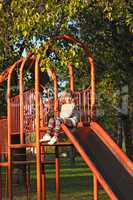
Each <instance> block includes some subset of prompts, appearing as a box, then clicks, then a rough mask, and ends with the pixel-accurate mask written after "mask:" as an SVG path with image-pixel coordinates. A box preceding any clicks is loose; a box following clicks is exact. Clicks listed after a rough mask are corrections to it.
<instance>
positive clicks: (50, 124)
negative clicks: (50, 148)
mask: <svg viewBox="0 0 133 200" xmlns="http://www.w3.org/2000/svg"><path fill="white" fill-rule="evenodd" d="M54 124H55V120H54V118H50V119H49V122H48V130H47V133H46V134H45V135H44V136H43V138H42V139H41V140H40V142H47V141H50V140H51V132H52V129H53V128H54Z"/></svg>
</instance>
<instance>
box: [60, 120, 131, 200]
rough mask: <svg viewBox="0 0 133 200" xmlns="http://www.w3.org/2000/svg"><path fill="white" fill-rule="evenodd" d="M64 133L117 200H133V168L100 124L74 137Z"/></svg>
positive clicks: (84, 128) (104, 186) (87, 128)
mask: <svg viewBox="0 0 133 200" xmlns="http://www.w3.org/2000/svg"><path fill="white" fill-rule="evenodd" d="M62 129H63V130H64V132H65V134H66V135H67V136H68V138H69V139H70V141H71V143H72V144H73V145H74V146H75V148H76V150H77V151H78V152H79V153H80V155H81V157H82V158H83V160H84V161H85V162H86V164H87V165H88V167H89V168H90V169H91V171H92V172H94V173H95V175H96V177H97V179H98V181H99V182H100V183H101V185H102V187H103V188H104V190H105V191H106V192H107V194H110V196H111V199H113V200H133V164H132V162H131V161H130V160H129V159H128V158H127V156H126V155H125V154H124V153H123V152H122V150H121V149H120V148H119V147H118V146H117V145H116V144H115V143H114V142H113V140H112V139H111V138H110V136H109V135H108V134H107V133H106V131H105V130H104V129H103V128H102V127H101V126H100V125H99V124H98V123H96V122H91V123H90V127H81V128H78V129H77V130H76V131H75V132H74V133H73V132H72V131H70V130H69V129H68V128H67V127H66V126H65V125H64V124H63V125H62Z"/></svg>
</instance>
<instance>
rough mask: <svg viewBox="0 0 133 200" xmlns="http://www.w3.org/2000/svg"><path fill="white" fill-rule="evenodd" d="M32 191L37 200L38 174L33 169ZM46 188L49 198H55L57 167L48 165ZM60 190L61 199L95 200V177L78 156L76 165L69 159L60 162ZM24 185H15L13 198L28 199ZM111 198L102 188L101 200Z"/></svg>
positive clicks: (33, 197)
mask: <svg viewBox="0 0 133 200" xmlns="http://www.w3.org/2000/svg"><path fill="white" fill-rule="evenodd" d="M31 179H32V180H31V193H30V196H31V198H30V199H32V200H36V199H37V197H36V174H35V169H34V168H33V169H32V176H31ZM46 179H47V182H46V188H47V200H54V199H56V197H55V167H54V165H47V167H46ZM60 190H61V200H93V177H92V173H91V172H90V171H89V169H88V168H87V167H86V165H85V164H84V162H83V161H82V160H81V159H80V158H79V157H78V158H76V163H75V165H72V163H71V162H70V161H69V160H68V159H62V160H61V162H60ZM25 192H26V191H25V187H24V185H15V186H14V192H13V193H14V198H13V200H26V199H27V198H26V196H25V195H24V193H25ZM108 199H109V198H108V197H107V195H106V194H105V193H104V192H103V190H102V189H101V188H100V191H99V200H108Z"/></svg>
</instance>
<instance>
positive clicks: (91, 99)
mask: <svg viewBox="0 0 133 200" xmlns="http://www.w3.org/2000/svg"><path fill="white" fill-rule="evenodd" d="M56 40H65V41H68V42H70V43H72V44H73V43H74V44H77V45H78V46H79V47H81V48H83V50H84V52H85V55H86V58H87V61H88V64H89V65H90V69H91V72H90V80H91V87H90V88H89V89H87V90H85V91H78V92H75V91H74V72H73V67H72V65H71V64H68V66H67V67H68V70H69V74H70V91H71V92H72V93H73V94H74V95H76V101H77V102H78V104H79V111H80V112H81V111H82V112H83V113H87V115H88V114H90V119H91V122H90V120H89V118H87V123H86V125H87V126H88V125H90V126H91V127H92V128H93V129H95V130H96V132H98V134H99V128H98V131H97V124H94V122H93V119H95V103H96V97H95V96H96V94H95V93H96V86H95V68H94V62H93V59H92V57H91V55H90V52H89V51H88V48H87V46H86V45H85V44H83V43H82V42H80V41H79V40H78V39H76V38H74V37H73V36H70V35H60V36H56V37H54V38H52V39H51V42H55V41H56ZM33 59H34V60H35V90H34V101H35V135H36V141H35V142H34V143H29V144H26V143H25V139H24V132H25V127H24V94H25V92H24V83H23V81H24V80H23V78H24V77H23V76H24V67H25V66H26V62H27V61H30V62H31V63H33ZM40 65H41V59H40V56H39V55H38V56H37V57H35V55H33V54H32V53H31V52H30V53H29V54H28V55H27V57H26V58H21V59H20V60H18V61H17V62H16V63H15V64H14V65H12V66H10V67H8V68H7V69H6V70H5V71H4V72H3V73H2V74H1V75H0V83H2V82H3V81H4V80H7V123H8V138H7V155H8V159H7V162H6V163H5V164H3V166H6V167H7V171H8V191H9V199H10V200H12V169H11V168H12V163H13V161H12V157H11V152H12V149H16V148H22V147H24V148H26V147H35V148H36V172H37V199H38V200H42V199H43V200H45V199H46V191H45V185H46V179H45V166H44V163H45V161H44V157H45V155H43V157H42V156H41V153H42V152H43V154H45V152H44V149H43V148H44V144H40V133H41V131H44V130H46V129H47V127H46V124H45V126H43V125H44V123H43V102H42V100H41V98H40V80H39V71H40ZM17 66H19V70H20V78H19V95H18V97H19V100H18V101H19V108H18V109H19V127H18V134H19V135H20V143H19V144H12V142H11V135H12V134H13V131H12V124H13V123H15V122H13V119H12V112H13V111H12V93H11V79H12V75H13V72H14V70H15V69H16V67H17ZM51 77H52V80H53V82H54V112H55V114H56V115H57V116H58V114H59V99H58V84H57V77H56V72H55V71H54V70H51ZM18 97H17V98H18ZM82 101H83V103H82ZM48 104H49V102H48ZM82 104H83V105H82ZM86 104H87V105H88V107H87V108H86ZM40 120H41V121H40ZM84 124H85V122H83V120H82V116H81V117H80V123H79V126H84ZM62 129H63V130H64V132H65V134H66V135H67V136H68V137H69V139H70V140H71V142H72V143H73V144H74V146H76V147H77V148H78V150H79V152H80V153H81V155H82V157H83V159H84V160H85V162H86V163H87V165H88V166H89V167H90V168H91V170H92V172H93V174H94V200H98V182H99V183H100V184H101V185H102V187H103V188H104V190H105V191H106V192H107V193H108V195H109V196H110V198H111V199H113V200H116V199H117V198H116V197H115V195H114V193H113V192H112V190H111V189H110V187H109V186H108V185H107V183H106V182H105V180H104V179H103V178H102V177H101V175H100V174H99V172H98V171H97V169H96V168H95V166H94V165H93V163H92V162H91V161H90V160H89V158H88V157H87V156H86V154H85V152H84V151H83V149H82V148H81V147H80V146H79V144H78V142H77V141H75V139H74V138H73V136H72V134H71V132H70V131H69V129H68V128H67V127H66V126H65V125H63V124H62ZM99 137H101V138H102V139H103V140H106V141H107V142H108V144H109V145H110V148H111V147H112V146H115V145H114V144H113V143H112V142H111V141H110V139H109V138H107V137H106V138H105V136H104V131H103V130H102V131H101V130H100V135H99ZM63 145H65V144H63ZM59 146H62V145H59ZM59 146H58V145H57V146H56V145H55V154H56V160H55V165H56V200H60V188H59V153H58V147H59ZM115 150H116V153H117V154H118V155H119V157H120V159H122V160H124V161H127V159H126V157H125V156H123V154H121V152H120V151H119V149H118V148H117V147H116V146H115ZM0 151H1V150H0ZM0 153H1V152H0ZM25 164H28V162H25ZM0 166H2V163H1V162H0ZM42 166H43V167H42ZM130 167H131V165H130V163H129V162H128V164H127V168H128V170H130ZM42 168H43V171H42ZM0 195H1V193H0Z"/></svg>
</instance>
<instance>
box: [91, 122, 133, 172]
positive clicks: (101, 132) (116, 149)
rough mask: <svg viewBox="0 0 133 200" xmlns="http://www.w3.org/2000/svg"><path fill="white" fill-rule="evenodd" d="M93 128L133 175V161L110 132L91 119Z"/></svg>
mask: <svg viewBox="0 0 133 200" xmlns="http://www.w3.org/2000/svg"><path fill="white" fill-rule="evenodd" d="M90 127H91V129H92V130H93V131H94V132H95V133H96V134H97V136H98V137H99V138H100V139H101V140H102V141H103V142H104V144H106V145H107V146H108V148H109V149H110V150H111V151H112V153H113V154H115V156H116V157H117V159H118V160H119V161H120V162H121V164H122V165H123V166H124V167H125V168H126V169H127V170H128V172H129V173H130V174H131V175H133V163H132V162H131V161H130V160H129V158H128V157H127V156H126V154H125V153H124V152H123V151H122V150H121V149H120V148H119V146H118V145H117V144H116V143H115V142H114V141H113V140H112V139H111V137H110V136H109V135H108V133H107V132H106V131H105V130H104V129H103V128H102V127H101V126H100V125H99V124H98V123H97V122H94V121H91V123H90Z"/></svg>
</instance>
